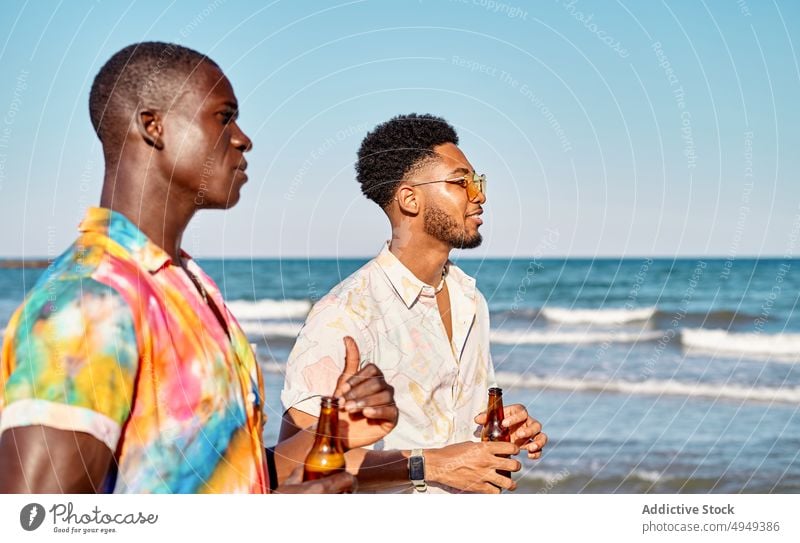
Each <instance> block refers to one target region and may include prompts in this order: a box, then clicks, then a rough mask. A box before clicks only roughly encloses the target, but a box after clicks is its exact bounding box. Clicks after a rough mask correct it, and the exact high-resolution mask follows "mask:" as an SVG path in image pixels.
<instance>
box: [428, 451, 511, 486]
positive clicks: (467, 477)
mask: <svg viewBox="0 0 800 543" xmlns="http://www.w3.org/2000/svg"><path fill="white" fill-rule="evenodd" d="M517 453H519V447H517V446H516V445H515V444H514V443H504V442H477V443H473V442H466V443H456V444H455V445H448V446H447V447H443V448H441V449H426V450H425V479H426V480H427V481H428V482H429V483H430V482H436V483H441V484H445V485H447V486H450V487H453V488H456V489H458V490H464V491H466V492H480V493H483V494H499V493H500V491H501V490H502V489H506V490H515V489H516V488H517V483H515V482H514V481H513V480H511V479H510V478H508V477H504V476H502V475H500V474H499V473H497V470H505V471H519V470H520V468H521V465H520V463H519V461H517V460H513V459H511V458H501V457H500V456H497V455H514V454H517Z"/></svg>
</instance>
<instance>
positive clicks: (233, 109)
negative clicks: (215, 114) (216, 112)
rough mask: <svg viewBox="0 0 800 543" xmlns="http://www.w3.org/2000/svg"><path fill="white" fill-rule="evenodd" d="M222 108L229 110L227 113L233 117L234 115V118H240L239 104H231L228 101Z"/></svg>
mask: <svg viewBox="0 0 800 543" xmlns="http://www.w3.org/2000/svg"><path fill="white" fill-rule="evenodd" d="M220 107H222V108H225V109H227V112H229V113H231V115H233V116H234V117H238V116H239V104H237V103H236V102H230V101H228V100H226V101H225V102H223V104H222V106H220Z"/></svg>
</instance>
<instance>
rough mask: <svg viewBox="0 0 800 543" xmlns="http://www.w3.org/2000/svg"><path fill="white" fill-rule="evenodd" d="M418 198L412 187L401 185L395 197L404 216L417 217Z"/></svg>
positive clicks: (419, 203)
mask: <svg viewBox="0 0 800 543" xmlns="http://www.w3.org/2000/svg"><path fill="white" fill-rule="evenodd" d="M418 196H419V195H418V194H417V192H416V191H415V190H414V188H413V187H409V186H408V185H401V186H400V188H398V189H397V194H396V195H395V199H396V200H397V203H398V205H399V206H400V211H402V212H403V214H405V215H412V216H416V215H418V214H419V212H420V205H421V202H420V200H419V198H418Z"/></svg>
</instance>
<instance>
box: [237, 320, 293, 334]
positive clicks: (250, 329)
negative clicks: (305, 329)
mask: <svg viewBox="0 0 800 543" xmlns="http://www.w3.org/2000/svg"><path fill="white" fill-rule="evenodd" d="M239 324H240V325H241V326H242V330H244V333H245V334H247V335H248V336H258V337H266V338H270V337H271V338H279V337H283V338H295V337H297V334H299V333H300V328H302V326H303V325H302V324H299V323H294V322H260V321H241V322H240V323H239Z"/></svg>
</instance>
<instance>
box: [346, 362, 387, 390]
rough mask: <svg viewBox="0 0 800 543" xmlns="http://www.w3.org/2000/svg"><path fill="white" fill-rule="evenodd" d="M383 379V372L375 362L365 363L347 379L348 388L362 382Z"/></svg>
mask: <svg viewBox="0 0 800 543" xmlns="http://www.w3.org/2000/svg"><path fill="white" fill-rule="evenodd" d="M376 380H379V381H383V372H382V371H381V370H380V369H378V366H376V365H375V364H372V363H370V364H367V365H365V366H364V367H363V368H361V369H360V370H358V371H357V372H356V373H354V374H353V375H351V376H350V377H349V378H348V379H347V383H348V384H349V385H350V388H355V387H357V386H358V385H360V384H362V383H367V382H371V381H376Z"/></svg>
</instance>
